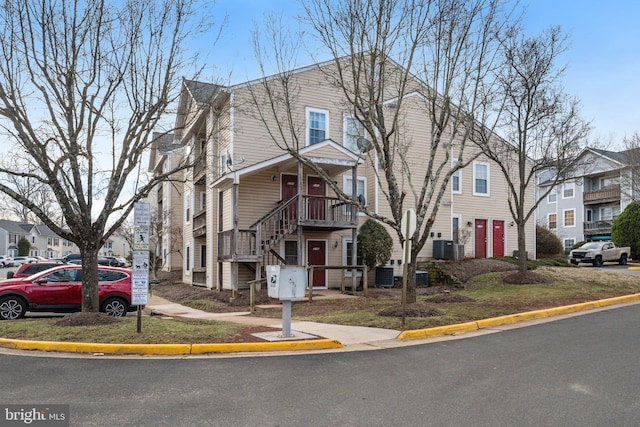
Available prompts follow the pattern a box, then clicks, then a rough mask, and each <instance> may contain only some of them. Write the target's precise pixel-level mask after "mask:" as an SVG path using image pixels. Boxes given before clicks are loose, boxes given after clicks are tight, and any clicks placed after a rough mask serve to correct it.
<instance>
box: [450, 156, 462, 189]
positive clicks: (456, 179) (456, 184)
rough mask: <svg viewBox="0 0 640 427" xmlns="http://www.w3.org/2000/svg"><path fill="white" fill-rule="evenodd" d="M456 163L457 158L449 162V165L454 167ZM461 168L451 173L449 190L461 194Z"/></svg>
mask: <svg viewBox="0 0 640 427" xmlns="http://www.w3.org/2000/svg"><path fill="white" fill-rule="evenodd" d="M457 164H458V161H457V160H454V161H453V162H452V163H451V167H452V168H454V167H456V165H457ZM461 183H462V169H458V170H457V171H455V172H454V173H453V175H451V191H452V192H453V193H455V194H462V185H461Z"/></svg>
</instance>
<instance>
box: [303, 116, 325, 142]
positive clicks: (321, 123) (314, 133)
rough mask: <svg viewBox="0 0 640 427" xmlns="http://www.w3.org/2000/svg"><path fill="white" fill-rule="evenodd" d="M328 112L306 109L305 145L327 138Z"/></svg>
mask: <svg viewBox="0 0 640 427" xmlns="http://www.w3.org/2000/svg"><path fill="white" fill-rule="evenodd" d="M328 126H329V112H328V111H326V110H316V109H312V108H307V145H313V144H317V143H318V142H321V141H324V140H325V139H328V138H329V128H328Z"/></svg>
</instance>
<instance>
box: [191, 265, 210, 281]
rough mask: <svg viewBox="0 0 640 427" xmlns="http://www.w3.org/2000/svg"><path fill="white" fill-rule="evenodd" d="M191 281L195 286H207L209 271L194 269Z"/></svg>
mask: <svg viewBox="0 0 640 427" xmlns="http://www.w3.org/2000/svg"><path fill="white" fill-rule="evenodd" d="M191 278H192V279H191V280H192V282H193V284H194V285H206V284H207V270H206V269H204V268H199V269H195V268H194V269H193V271H192V272H191Z"/></svg>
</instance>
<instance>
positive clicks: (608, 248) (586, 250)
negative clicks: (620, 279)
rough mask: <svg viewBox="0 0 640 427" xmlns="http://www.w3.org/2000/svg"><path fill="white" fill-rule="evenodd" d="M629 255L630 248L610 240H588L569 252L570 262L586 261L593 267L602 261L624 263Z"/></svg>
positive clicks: (599, 264) (598, 265)
mask: <svg viewBox="0 0 640 427" xmlns="http://www.w3.org/2000/svg"><path fill="white" fill-rule="evenodd" d="M630 256H631V248H629V247H626V246H616V245H615V243H612V242H588V243H585V244H584V245H582V246H580V247H579V248H578V249H574V250H572V251H571V253H570V254H569V260H570V261H571V264H575V265H578V264H579V263H581V262H588V263H590V264H593V266H594V267H600V266H601V265H602V263H603V262H617V263H618V264H620V265H625V264H626V263H627V261H628V260H629V257H630Z"/></svg>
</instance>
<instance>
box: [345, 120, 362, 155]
mask: <svg viewBox="0 0 640 427" xmlns="http://www.w3.org/2000/svg"><path fill="white" fill-rule="evenodd" d="M342 138H343V141H344V142H343V145H344V147H345V148H348V149H349V150H351V151H353V152H354V153H357V152H358V151H359V148H358V138H364V126H362V123H360V122H359V121H358V119H356V118H355V117H353V116H349V115H347V114H345V115H344V120H343V137H342Z"/></svg>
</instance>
